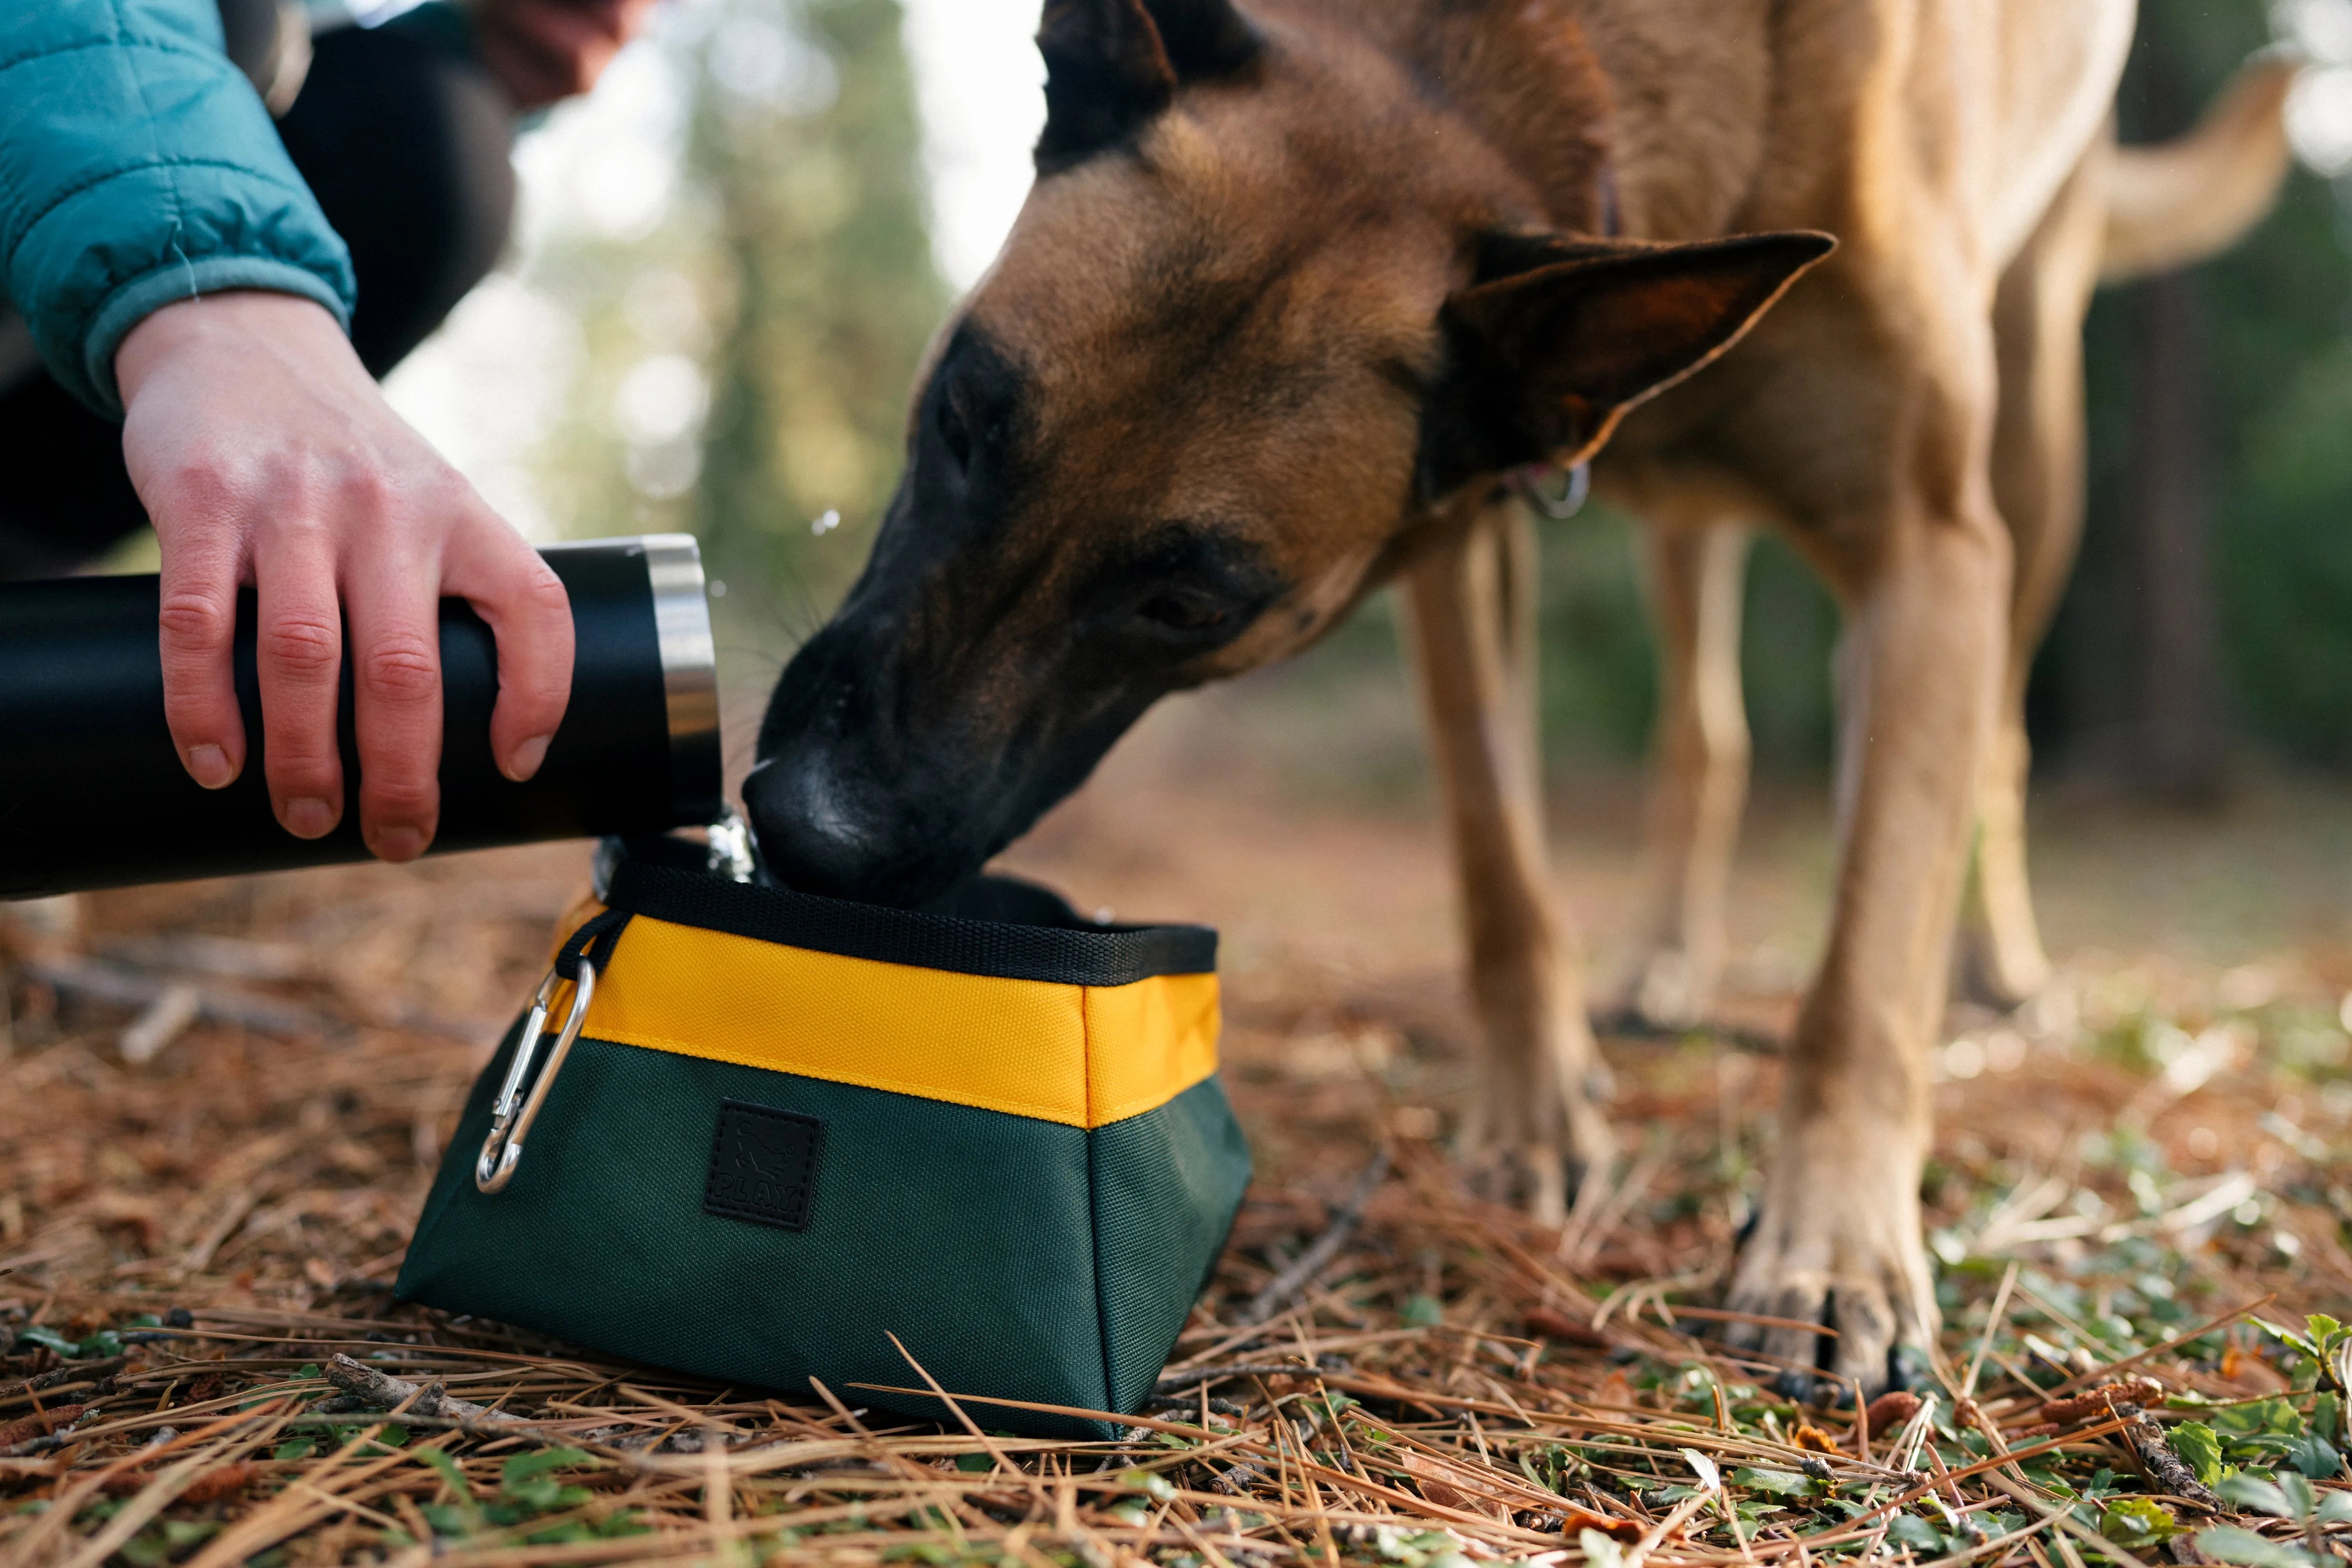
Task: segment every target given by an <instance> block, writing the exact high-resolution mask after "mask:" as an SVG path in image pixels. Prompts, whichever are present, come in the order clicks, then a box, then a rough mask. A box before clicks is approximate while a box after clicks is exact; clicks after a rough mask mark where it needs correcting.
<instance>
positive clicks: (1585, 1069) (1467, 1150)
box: [1404, 505, 1610, 1223]
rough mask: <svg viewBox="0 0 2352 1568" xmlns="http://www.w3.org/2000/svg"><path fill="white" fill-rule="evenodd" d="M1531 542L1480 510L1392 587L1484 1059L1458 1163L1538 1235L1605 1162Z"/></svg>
mask: <svg viewBox="0 0 2352 1568" xmlns="http://www.w3.org/2000/svg"><path fill="white" fill-rule="evenodd" d="M1534 568H1535V537H1534V530H1533V528H1532V527H1531V526H1530V524H1529V523H1528V519H1527V516H1526V514H1525V513H1524V512H1522V511H1521V510H1519V509H1518V508H1517V506H1515V505H1506V506H1496V507H1490V508H1487V509H1486V510H1483V511H1480V512H1479V513H1478V514H1477V515H1476V517H1475V520H1473V521H1469V522H1468V525H1467V526H1466V527H1465V528H1464V529H1462V530H1461V531H1460V532H1459V533H1458V534H1457V535H1456V538H1455V540H1454V542H1450V543H1448V544H1446V545H1444V546H1442V547H1440V548H1439V549H1437V550H1436V551H1434V552H1432V553H1431V554H1430V555H1428V556H1427V557H1425V558H1424V559H1423V560H1422V561H1421V562H1420V563H1418V564H1417V565H1415V566H1414V567H1413V568H1412V571H1411V573H1410V574H1408V576H1407V579H1406V584H1405V595H1404V597H1405V603H1406V605H1407V607H1408V615H1407V617H1406V619H1407V626H1408V628H1409V642H1410V644H1411V647H1412V656H1413V662H1414V664H1415V665H1416V667H1417V668H1418V670H1419V674H1420V679H1421V686H1422V693H1423V700H1424V703H1425V705H1426V708H1427V711H1428V720H1429V730H1430V739H1431V749H1432V751H1433V754H1434V757H1435V761H1436V767H1437V774H1438V782H1439V785H1440V788H1441V791H1442V793H1443V795H1444V803H1445V813H1446V818H1447V822H1448V825H1449V826H1450V828H1451V830H1452V834H1453V838H1454V858H1455V864H1456V867H1457V869H1458V870H1459V873H1460V876H1461V895H1462V910H1463V923H1464V926H1465V932H1466V935H1467V937H1468V939H1469V950H1470V951H1469V959H1470V990H1471V996H1472V1001H1473V1003H1474V1004H1475V1007H1476V1009H1477V1015H1478V1023H1479V1027H1480V1034H1481V1036H1482V1037H1483V1039H1482V1046H1483V1050H1484V1059H1483V1062H1482V1067H1483V1069H1484V1070H1483V1071H1482V1072H1481V1074H1480V1075H1479V1076H1480V1083H1479V1089H1478V1099H1477V1101H1476V1103H1475V1105H1474V1107H1473V1109H1472V1111H1471V1114H1470V1117H1469V1119H1468V1121H1467V1122H1466V1123H1465V1127H1464V1129H1463V1135H1462V1150H1463V1153H1464V1155H1465V1160H1466V1161H1467V1163H1469V1165H1470V1168H1471V1170H1472V1172H1473V1173H1474V1177H1475V1179H1476V1180H1477V1181H1478V1182H1479V1184H1481V1185H1482V1186H1483V1187H1485V1188H1486V1190H1487V1191H1488V1193H1489V1194H1490V1195H1492V1196H1495V1197H1497V1198H1502V1199H1506V1200H1509V1201H1515V1202H1517V1203H1519V1204H1521V1205H1524V1206H1525V1207H1527V1208H1528V1210H1530V1211H1531V1212H1532V1213H1533V1214H1534V1215H1535V1216H1536V1217H1537V1218H1538V1220H1540V1221H1544V1222H1546V1223H1556V1222H1558V1221H1559V1219H1561V1218H1562V1217H1563V1216H1564V1215H1565V1213H1566V1208H1567V1202H1568V1195H1569V1186H1570V1179H1571V1178H1570V1172H1571V1167H1590V1166H1592V1165H1595V1164H1598V1163H1602V1162H1605V1160H1606V1158H1607V1155H1608V1152H1609V1149H1610V1135H1609V1127H1608V1123H1607V1121H1606V1120H1605V1119H1604V1118H1603V1117H1602V1116H1601V1112H1600V1110H1598V1108H1597V1107H1596V1105H1595V1103H1594V1099H1595V1094H1596V1085H1595V1084H1594V1082H1593V1081H1592V1080H1593V1079H1594V1075H1595V1071H1596V1066H1597V1061H1598V1058H1596V1057H1595V1055H1594V1053H1593V1048H1592V1036H1591V1029H1590V1027H1589V1026H1588V1025H1587V1024H1586V1022H1585V1016H1584V999H1583V994H1582V986H1581V984H1580V975H1579V973H1578V965H1577V954H1576V944H1575V941H1574V938H1573V936H1572V934H1571V933H1570V931H1569V929H1568V927H1567V925H1566V923H1565V921H1563V919H1562V917H1561V915H1560V912H1559V909H1558V908H1557V906H1556V903H1555V901H1554V900H1553V897H1552V891H1551V878H1550V868H1549V862H1548V858H1547V856H1546V853H1545V846H1544V826H1543V793H1542V780H1541V765H1540V755H1539V752H1538V736H1537V731H1536V704H1535V605H1534V595H1535V570H1534Z"/></svg>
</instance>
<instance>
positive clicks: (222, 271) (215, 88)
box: [0, 0, 352, 416]
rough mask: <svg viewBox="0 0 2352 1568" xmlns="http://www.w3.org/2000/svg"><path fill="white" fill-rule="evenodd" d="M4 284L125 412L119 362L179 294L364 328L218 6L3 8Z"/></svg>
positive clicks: (0, 265) (74, 383) (48, 343)
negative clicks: (302, 307) (292, 300)
mask: <svg viewBox="0 0 2352 1568" xmlns="http://www.w3.org/2000/svg"><path fill="white" fill-rule="evenodd" d="M0 289H5V290H6V292H7V295H8V297H9V299H10V300H12V301H13V302H14V303H15V304H16V308H17V310H19V311H20V312H21V313H22V314H23V316H24V318H25V322H26V326H27V327H28V328H29V329H30V330H31V332H32V336H33V341H34V343H35V345H36V346H37V348H38V349H39V351H40V354H41V358H42V360H43V361H44V363H47V366H48V368H49V371H50V373H51V374H54V375H55V376H56V377H57V378H58V381H59V382H61V383H63V384H64V385H65V386H66V388H67V389H68V391H70V392H72V393H73V394H74V395H76V396H77V397H79V398H80V399H81V400H82V401H83V402H84V403H87V404H89V405H90V406H91V407H93V408H95V409H98V410H100V412H102V413H108V414H112V415H117V416H119V415H121V412H122V403H121V396H120V395H119V393H118V390H117V388H116V385H115V374H114V354H115V351H116V349H118V348H119V347H121V342H122V339H123V337H124V336H125V335H126V334H127V333H128V332H129V331H131V328H132V327H133V326H135V325H137V324H138V322H139V321H141V320H142V318H144V317H145V316H146V315H147V314H148V313H149V312H150V311H152V310H156V309H157V308H158V307H160V306H163V305H165V304H168V303H170V302H171V301H173V300H184V299H189V298H192V297H194V296H196V295H199V294H211V293H218V292H220V291H221V290H223V289H273V290H275V291H277V292H279V293H285V294H291V295H294V296H296V297H297V298H299V299H304V300H311V301H312V302H314V303H316V304H317V305H318V306H320V308H321V309H322V310H326V311H327V312H328V313H330V314H331V315H332V316H333V317H334V318H335V319H336V320H337V321H349V320H350V317H351V310H352V268H351V258H350V256H349V255H348V254H347V253H346V252H345V250H344V248H343V242H342V241H341V239H339V238H338V237H336V235H335V232H334V230H333V229H331V228H330V227H329V226H327V220H326V217H325V216H324V215H323V214H321V213H320V211H319V204H318V203H317V202H316V201H315V200H313V199H312V197H311V195H310V188H309V187H308V186H306V185H305V184H303V183H302V179H301V176H300V175H299V174H296V173H295V171H294V165H293V163H292V162H291V161H290V160H289V158H288V157H287V155H286V150H285V148H284V147H283V146H281V145H280V144H279V142H278V132H277V131H276V129H275V128H274V127H272V126H271V124H270V122H269V116H268V111H267V110H264V109H263V107H262V104H261V100H260V99H259V98H258V97H257V96H256V95H255V93H254V90H253V88H252V85H251V84H250V83H248V82H247V80H246V79H245V78H244V76H243V75H242V74H240V73H239V72H238V70H237V69H236V67H235V66H233V65H231V64H230V63H229V60H228V57H227V56H226V54H224V53H223V52H222V41H221V26H220V12H219V10H218V9H217V7H216V5H215V0H0Z"/></svg>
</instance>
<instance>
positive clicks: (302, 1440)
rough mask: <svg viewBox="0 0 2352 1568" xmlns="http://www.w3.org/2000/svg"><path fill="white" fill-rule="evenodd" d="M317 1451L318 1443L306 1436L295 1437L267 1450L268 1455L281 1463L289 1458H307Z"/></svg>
mask: <svg viewBox="0 0 2352 1568" xmlns="http://www.w3.org/2000/svg"><path fill="white" fill-rule="evenodd" d="M318 1451H319V1445H318V1444H316V1443H314V1442H312V1441H311V1440H310V1438H308V1437H296V1438H292V1439H290V1440H289V1441H287V1442H284V1443H280V1444H278V1447H275V1448H272V1449H270V1450H269V1457H270V1458H273V1459H276V1460H278V1461H279V1462H280V1463H281V1464H282V1463H284V1462H285V1461H287V1460H289V1459H307V1458H310V1456H311V1455H312V1454H315V1453H317V1452H318Z"/></svg>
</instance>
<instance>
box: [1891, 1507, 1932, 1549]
mask: <svg viewBox="0 0 2352 1568" xmlns="http://www.w3.org/2000/svg"><path fill="white" fill-rule="evenodd" d="M1886 1533H1887V1534H1889V1535H1891V1536H1893V1537H1894V1538H1895V1540H1897V1541H1899V1542H1902V1543H1903V1544H1904V1545H1906V1546H1908V1547H1910V1548H1912V1549H1913V1550H1914V1551H1917V1552H1941V1551H1943V1550H1944V1538H1943V1536H1942V1535H1940V1534H1938V1533H1937V1530H1936V1527H1935V1526H1934V1525H1932V1524H1929V1523H1928V1522H1927V1521H1926V1520H1924V1519H1921V1518H1920V1517H1919V1516H1918V1515H1917V1514H1916V1513H1898V1514H1896V1515H1895V1517H1894V1518H1893V1519H1890V1520H1888V1521H1886Z"/></svg>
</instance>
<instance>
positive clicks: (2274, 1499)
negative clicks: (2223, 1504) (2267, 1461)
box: [2213, 1476, 2294, 1519]
mask: <svg viewBox="0 0 2352 1568" xmlns="http://www.w3.org/2000/svg"><path fill="white" fill-rule="evenodd" d="M2213 1490H2214V1491H2215V1492H2217V1493H2218V1494H2220V1496H2221V1498H2222V1500H2224V1501H2227V1502H2233V1503H2236V1504H2237V1505H2238V1506H2239V1507H2240V1508H2242V1509H2247V1510H2252V1512H2255V1513H2267V1514H2270V1515H2272V1516H2273V1517H2274V1518H2278V1519H2293V1518H2294V1504H2293V1503H2292V1502H2290V1501H2288V1500H2287V1495H2286V1493H2285V1492H2284V1491H2283V1490H2281V1489H2279V1488H2278V1487H2277V1486H2275V1485H2273V1483H2271V1482H2269V1481H2265V1480H2258V1479H2255V1478H2254V1477H2252V1476H2230V1477H2227V1478H2225V1479H2222V1480H2221V1481H2220V1482H2218V1483H2216V1484H2215V1485H2214V1488H2213Z"/></svg>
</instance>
